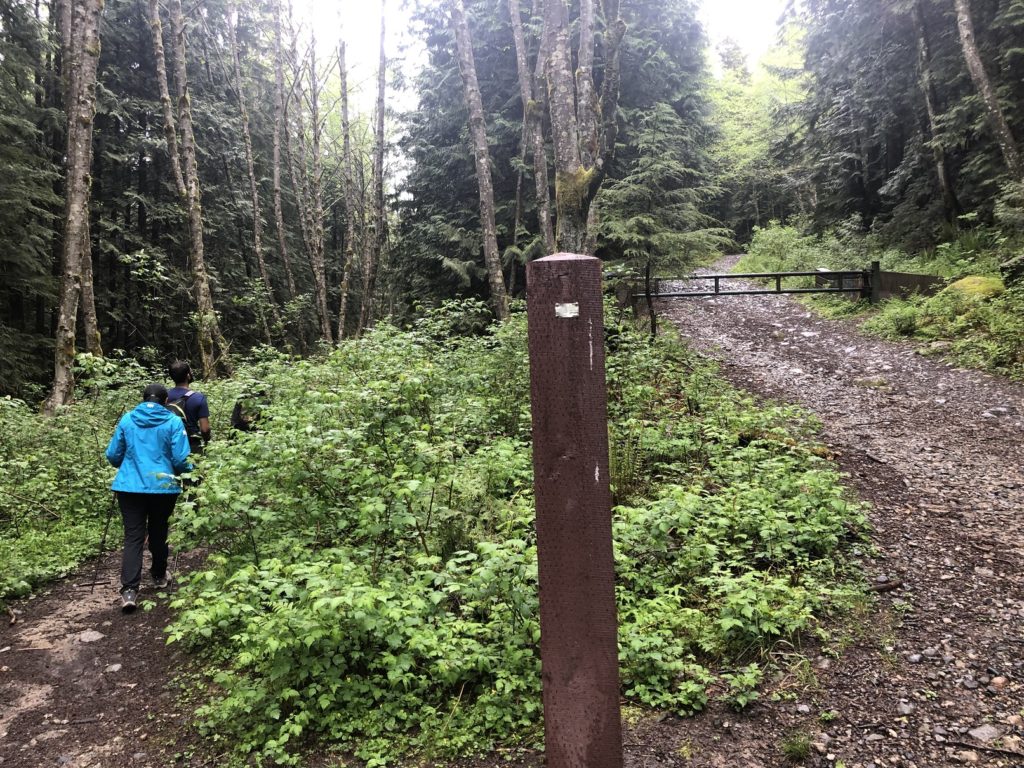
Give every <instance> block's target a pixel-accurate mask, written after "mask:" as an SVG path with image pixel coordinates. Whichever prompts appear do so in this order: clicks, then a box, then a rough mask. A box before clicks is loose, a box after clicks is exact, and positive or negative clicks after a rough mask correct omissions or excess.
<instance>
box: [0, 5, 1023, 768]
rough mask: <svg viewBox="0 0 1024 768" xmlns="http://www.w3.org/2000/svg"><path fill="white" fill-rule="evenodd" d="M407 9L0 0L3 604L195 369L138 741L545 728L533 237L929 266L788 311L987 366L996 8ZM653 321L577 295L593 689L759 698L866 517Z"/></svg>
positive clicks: (618, 250)
mask: <svg viewBox="0 0 1024 768" xmlns="http://www.w3.org/2000/svg"><path fill="white" fill-rule="evenodd" d="M706 1H707V2H712V0H706ZM392 2H393V3H397V0H392ZM401 7H402V11H403V13H404V14H405V16H403V17H402V18H404V19H405V21H403V22H402V23H407V24H408V27H409V28H408V30H407V32H408V34H409V35H410V36H411V37H412V38H413V39H415V41H416V46H415V47H416V49H417V50H418V51H419V53H418V54H416V55H406V53H407V52H406V51H405V50H403V49H397V47H396V49H395V50H391V49H389V44H390V43H389V40H391V39H392V38H390V37H389V35H388V32H389V27H388V25H389V24H393V23H395V19H396V18H398V17H396V16H394V15H393V14H392V13H391V10H393V9H392V8H391V3H388V4H386V5H385V3H384V2H383V0H382V2H381V12H380V16H379V27H377V28H376V30H375V33H374V42H375V45H374V49H375V51H376V53H375V55H374V58H373V60H371V61H359V62H355V61H353V59H352V52H351V51H350V50H349V48H348V46H347V44H346V42H345V41H346V35H347V34H348V30H347V29H346V26H345V20H344V19H345V17H344V12H342V14H341V22H340V26H339V28H337V29H330V28H324V27H323V25H320V26H315V25H314V24H313V23H312V22H311V21H310V19H309V18H307V17H306V16H305V15H304V14H303V12H302V10H301V9H300V8H298V7H294V8H293V7H292V5H291V3H290V0H251V1H250V2H247V3H237V2H235V0H198V2H192V3H184V2H183V1H182V0H0V466H2V467H3V470H2V471H0V605H2V606H3V607H4V608H7V609H8V610H10V611H11V616H12V618H14V617H15V616H16V614H15V613H14V612H13V609H11V608H10V606H13V605H15V604H16V603H17V601H21V600H22V599H24V598H27V597H29V596H30V595H33V594H36V593H38V591H39V590H40V589H42V588H44V587H45V586H46V585H48V584H54V583H55V582H56V580H58V579H60V578H62V577H64V576H67V575H68V574H71V573H75V572H76V569H79V568H80V567H81V566H82V564H83V563H84V562H87V561H88V560H89V558H90V557H91V556H93V555H95V554H96V553H97V542H98V541H103V542H104V543H105V545H106V547H107V548H108V549H110V548H116V547H117V545H118V541H119V536H120V535H121V530H120V528H119V525H120V522H119V520H117V518H116V515H114V516H113V520H114V522H113V525H112V527H111V528H110V529H109V539H108V538H107V533H106V531H107V526H108V525H110V518H108V512H107V510H108V507H109V506H110V504H109V500H110V494H109V490H108V489H109V484H110V479H111V478H112V477H113V470H112V469H111V468H110V467H108V466H107V465H106V463H105V461H104V460H103V448H104V445H103V442H104V441H105V440H106V439H107V438H108V436H109V434H110V432H111V430H112V428H113V426H114V424H115V423H117V421H118V419H119V418H120V417H121V415H122V414H123V413H124V412H125V410H126V409H131V408H132V407H134V406H135V405H136V404H137V402H138V394H139V393H140V392H141V391H142V389H143V387H144V386H145V385H146V384H147V383H148V382H150V381H158V380H159V381H162V380H165V379H166V371H167V366H168V364H169V363H171V362H172V361H175V360H188V361H191V364H192V367H193V369H194V371H195V373H196V379H197V382H196V384H195V386H196V388H201V389H202V391H203V392H204V393H206V394H207V396H208V398H209V401H210V403H211V421H212V424H213V434H214V439H213V440H212V441H211V442H210V444H209V446H208V448H207V450H206V451H205V452H204V453H203V455H201V456H199V457H198V458H197V459H196V462H195V466H194V472H193V474H192V476H191V477H190V478H188V479H189V480H190V482H189V483H188V485H189V490H188V491H187V492H186V493H184V494H183V495H182V496H181V499H180V501H179V502H178V506H177V508H176V511H175V513H174V517H173V524H172V548H173V550H174V551H176V552H181V553H187V554H184V555H183V557H184V558H185V559H186V561H187V562H188V563H189V568H190V570H188V571H187V572H186V569H184V568H183V569H182V572H181V573H180V574H177V573H176V574H175V579H176V580H175V583H174V586H173V588H172V590H171V591H169V592H168V593H161V594H160V595H159V596H158V597H153V596H152V593H150V595H149V596H147V599H150V598H151V600H152V601H155V600H157V599H159V600H162V601H164V603H166V604H167V605H169V611H170V618H169V619H168V623H167V626H166V630H165V631H166V639H167V641H168V643H169V644H173V645H174V646H175V647H176V648H177V649H181V650H180V651H176V652H178V653H182V654H186V655H187V656H188V658H189V659H191V660H192V662H190V663H191V666H189V667H188V669H187V670H182V671H181V675H182V676H181V677H180V678H178V682H181V683H182V688H183V690H184V692H183V693H182V699H181V700H182V701H184V702H186V703H187V709H188V711H189V713H190V720H189V722H188V729H189V733H190V734H191V735H190V736H189V737H188V739H186V742H187V744H186V745H185V746H180V742H179V743H178V746H173V745H171V744H170V743H168V746H167V749H168V750H171V747H172V746H173V749H175V750H178V751H176V752H174V755H173V756H174V764H182V765H188V764H193V763H192V762H191V761H192V759H193V756H195V759H196V761H197V762H196V763H195V764H217V765H225V766H235V765H237V766H241V765H304V764H310V765H312V764H316V765H321V764H322V765H347V764H359V765H366V766H375V765H402V764H405V765H413V764H416V765H426V764H438V765H443V764H448V761H454V760H456V759H457V758H473V759H475V758H477V757H479V756H487V755H491V756H493V755H494V754H496V753H495V750H502V752H501V754H502V755H508V756H509V758H508V759H509V760H512V759H514V758H515V757H516V756H517V755H521V754H534V751H535V750H538V749H541V748H543V738H544V736H543V731H542V726H543V723H542V711H541V690H540V686H541V676H540V657H539V650H538V648H539V637H540V619H539V603H538V596H537V582H538V574H537V542H536V531H535V528H534V497H533V493H534V490H533V468H532V465H531V451H532V448H531V422H530V379H529V357H528V349H527V317H526V311H525V302H524V301H523V299H524V298H525V297H526V292H527V289H528V286H527V284H526V275H527V266H528V265H529V263H530V262H531V261H533V260H536V259H538V258H542V257H545V256H548V255H551V254H554V253H558V252H570V253H579V254H587V255H592V256H596V257H598V258H600V259H601V260H602V261H603V265H602V266H603V268H604V270H605V275H606V282H609V283H614V282H615V281H616V280H619V279H622V280H625V281H627V283H628V284H629V285H635V284H639V283H634V282H632V281H638V280H639V279H640V278H641V277H642V276H644V275H647V276H648V277H650V276H652V275H653V276H660V277H667V278H670V277H682V276H684V275H687V274H689V273H691V272H692V271H693V270H695V269H697V268H700V267H705V266H708V265H711V264H713V263H715V262H716V261H717V260H718V259H719V258H721V257H722V256H725V255H734V254H741V253H742V254H743V255H742V258H741V259H740V261H739V269H741V270H743V271H756V272H762V271H771V270H787V271H803V270H813V269H817V268H822V267H825V268H843V269H846V268H856V269H860V268H863V267H864V266H866V265H867V264H868V263H869V262H871V261H880V262H881V264H882V268H883V269H886V270H892V271H902V272H912V273H918V274H926V275H933V276H936V277H939V278H941V279H942V280H943V281H945V282H944V283H943V288H942V289H941V290H939V291H938V292H937V293H936V294H935V295H932V296H921V295H912V296H908V297H904V298H894V299H893V300H891V301H886V302H885V303H883V304H882V305H881V306H870V307H869V306H868V305H867V303H866V302H856V301H847V300H845V299H815V300H809V303H810V305H811V310H810V311H814V312H817V313H819V314H823V315H833V316H842V317H853V318H855V320H856V322H858V323H859V328H860V329H861V330H863V331H864V332H865V333H869V334H871V333H873V334H877V335H880V336H884V337H890V338H911V339H917V343H919V344H920V343H924V344H926V345H927V344H931V345H939V346H934V347H933V348H934V349H935V350H938V351H939V353H941V354H943V355H946V356H948V357H949V358H950V359H951V361H953V362H955V363H956V364H957V365H962V366H969V367H974V368H979V369H984V370H987V371H989V372H992V373H995V374H999V375H1002V376H1005V377H1008V378H1010V379H1016V380H1020V379H1024V0H792V1H791V2H789V3H787V4H786V6H785V8H784V9H783V10H782V12H781V13H780V16H779V18H778V26H777V29H776V30H775V31H774V33H773V38H772V40H773V42H772V45H771V47H770V49H769V50H768V52H767V53H766V54H765V55H764V56H763V57H761V58H760V59H759V60H758V61H756V62H755V61H752V60H750V59H749V58H748V56H747V54H746V52H745V51H744V50H743V49H742V48H741V47H740V46H739V44H738V43H736V42H734V41H733V40H731V39H728V38H727V39H724V40H721V41H717V42H714V43H713V42H712V40H711V38H710V36H709V34H708V32H707V31H706V30H705V28H704V26H703V24H702V21H701V18H702V17H701V2H700V0H600V2H595V0H407V2H405V3H404V4H402V6H401ZM355 65H358V70H359V71H360V72H362V73H364V74H365V73H372V76H369V77H362V78H360V79H359V81H358V82H356V81H355V78H354V77H353V76H352V72H353V69H355ZM610 293H611V291H609V294H610ZM665 325H668V324H664V323H663V324H662V327H661V330H660V332H659V331H658V329H657V328H656V327H655V324H654V322H653V311H652V322H651V325H650V326H648V325H646V319H645V318H638V317H635V316H634V313H633V312H630V311H629V309H628V308H626V307H624V306H622V305H621V304H618V303H616V302H615V301H614V300H613V298H612V297H611V296H610V295H609V296H607V297H606V302H605V326H606V327H605V329H604V338H605V345H606V349H607V380H608V398H609V399H608V430H609V438H610V444H611V448H610V451H611V455H610V475H611V478H610V484H611V491H612V495H613V500H614V508H613V512H612V518H613V519H612V527H613V532H614V548H615V569H616V584H615V590H616V600H617V605H618V611H619V664H620V677H621V686H622V697H623V702H624V707H626V710H624V711H627V712H657V713H668V714H666V717H667V716H668V715H669V714H670V715H679V716H684V715H690V714H693V713H696V712H700V711H702V710H704V709H705V708H706V707H708V706H710V705H711V704H713V703H717V704H719V705H721V706H725V707H727V708H729V709H731V710H737V711H738V710H743V709H744V708H746V707H747V706H749V705H750V704H752V703H753V702H755V701H756V700H758V699H759V697H760V696H762V691H763V690H764V688H763V684H764V683H765V682H766V681H771V682H772V686H773V690H774V692H775V694H776V695H780V696H782V697H786V696H790V697H791V698H792V697H795V696H796V695H797V694H796V693H793V691H797V690H800V686H801V685H802V683H801V678H800V670H801V669H806V668H808V667H809V661H808V659H807V658H804V656H803V655H802V654H803V653H804V650H805V648H806V647H811V646H812V645H813V646H814V647H815V648H816V649H818V651H820V654H821V656H822V657H826V656H827V657H828V658H830V659H831V658H833V657H838V656H839V655H841V653H842V652H843V650H844V649H845V648H846V647H847V646H848V644H849V643H850V642H851V640H850V638H851V632H853V630H851V628H850V627H851V622H855V621H856V620H857V618H858V616H861V615H862V612H863V611H864V610H866V607H865V606H866V598H865V594H866V591H865V585H864V582H863V579H864V575H863V573H862V572H861V566H862V559H863V558H864V557H865V556H866V555H865V553H866V552H868V553H869V552H870V550H871V544H869V543H868V537H869V536H870V528H871V526H870V525H869V523H868V519H867V517H866V510H867V506H866V505H865V504H863V503H862V502H861V501H859V500H858V499H857V498H856V497H855V495H854V494H853V493H851V492H849V491H848V490H847V489H846V488H845V487H844V484H845V481H844V477H843V475H842V474H841V472H840V470H839V468H838V465H837V463H836V460H835V456H834V455H833V454H832V453H831V452H830V450H829V449H828V448H826V447H825V446H823V445H821V444H820V443H819V442H818V440H819V435H818V428H819V426H820V425H819V424H818V422H817V421H816V419H815V418H814V417H812V416H811V415H809V413H807V412H806V411H803V410H801V409H799V408H796V407H792V406H788V405H784V404H774V403H765V402H763V401H755V400H754V399H753V398H752V397H751V396H749V395H747V394H745V393H744V392H742V391H741V390H739V389H737V388H734V387H733V386H731V385H729V384H727V383H726V381H725V377H723V375H722V374H721V372H720V371H719V369H718V368H717V367H716V365H714V364H712V363H710V362H709V361H708V360H707V359H705V358H703V357H701V356H700V355H698V354H697V353H696V352H694V351H693V350H692V349H691V348H690V347H689V346H688V344H687V342H686V341H685V340H683V339H681V338H680V337H679V336H678V335H677V334H676V333H675V332H674V331H673V330H672V329H671V327H669V328H666V327H665ZM811 335H816V334H811ZM950 364H951V365H952V364H953V363H952V362H951V363H950ZM865 386H867V385H865ZM236 403H240V404H244V405H245V407H246V408H251V411H250V412H251V413H254V414H257V417H258V428H255V429H253V430H252V431H247V432H245V433H241V432H239V433H237V434H233V433H231V430H230V427H229V416H228V414H229V412H230V411H231V408H232V405H233V404H236ZM228 434H232V437H231V439H228V438H227V435H228ZM908 487H909V484H908ZM1007 487H1009V486H1007ZM101 536H102V537H103V538H102V539H101ZM102 548H103V547H102V546H101V547H100V550H102ZM100 554H102V551H101V552H100ZM190 558H191V559H190ZM175 563H177V561H176V560H175ZM112 578H113V577H112ZM867 591H868V592H870V590H867ZM153 604H154V603H153V602H150V604H149V605H147V604H146V603H143V604H142V607H143V611H142V612H140V613H141V614H142V615H143V617H144V616H145V612H146V610H147V609H150V610H151V609H152V607H153ZM116 618H121V617H120V616H119V615H118V616H117V617H116ZM12 623H13V622H12ZM4 650H8V649H4ZM818 651H816V652H818ZM780 659H781V661H780ZM5 669H6V668H5ZM794 670H795V671H794ZM182 681H184V682H182ZM786 700H787V701H788V700H790V699H786ZM822 718H823V719H822V723H824V722H825V720H824V713H823V714H822ZM168 754H170V751H169V752H168ZM481 759H483V758H481ZM348 760H353V761H356V762H352V763H349V762H346V761H348ZM206 761H209V762H206ZM432 761H434V762H432ZM168 764H171V762H170V761H169V762H168ZM466 764H467V765H468V764H469V763H466ZM473 764H474V765H476V763H473ZM480 764H481V765H483V763H480ZM922 764H923V763H922ZM488 765H490V763H488Z"/></svg>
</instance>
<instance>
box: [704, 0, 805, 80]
mask: <svg viewBox="0 0 1024 768" xmlns="http://www.w3.org/2000/svg"><path fill="white" fill-rule="evenodd" d="M785 6H786V0H703V8H702V9H701V12H700V19H701V21H702V22H704V28H705V29H706V30H707V32H708V37H710V38H711V46H712V49H714V47H715V46H716V45H717V44H718V43H719V42H721V41H722V40H724V39H726V38H728V37H731V38H732V39H733V40H735V41H736V42H737V43H739V46H740V47H741V48H742V49H743V50H744V51H746V52H747V62H748V65H749V66H750V67H751V68H753V65H754V64H755V63H756V62H757V60H758V59H760V58H761V56H763V55H764V54H765V52H766V51H767V50H768V49H769V48H770V47H771V46H772V44H773V43H774V42H775V35H776V33H777V31H778V23H777V22H778V19H779V16H781V15H782V11H783V9H784V8H785ZM713 61H715V62H717V57H713Z"/></svg>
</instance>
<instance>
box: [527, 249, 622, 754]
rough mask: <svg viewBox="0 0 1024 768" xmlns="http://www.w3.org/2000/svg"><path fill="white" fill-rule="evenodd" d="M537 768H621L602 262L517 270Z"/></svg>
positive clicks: (556, 262) (572, 260) (559, 258)
mask: <svg viewBox="0 0 1024 768" xmlns="http://www.w3.org/2000/svg"><path fill="white" fill-rule="evenodd" d="M526 274H527V293H528V302H527V307H528V313H529V314H528V318H529V346H530V402H531V409H532V414H533V470H534V489H535V494H536V503H537V558H538V569H539V580H540V623H541V640H540V646H541V677H542V683H543V698H544V736H545V744H546V765H547V766H548V768H621V767H622V727H621V722H620V716H619V673H618V641H617V621H616V611H615V584H614V581H615V573H614V567H613V562H612V528H611V491H610V488H609V485H608V415H607V387H606V384H605V368H604V321H603V312H602V298H601V262H600V260H599V259H596V258H593V257H590V256H577V255H573V254H566V253H559V254H555V255H554V256H548V257H547V258H543V259H539V260H537V261H533V262H530V263H529V264H528V265H527V271H526Z"/></svg>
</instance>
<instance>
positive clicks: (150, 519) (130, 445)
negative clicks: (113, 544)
mask: <svg viewBox="0 0 1024 768" xmlns="http://www.w3.org/2000/svg"><path fill="white" fill-rule="evenodd" d="M166 402H167V389H166V388H165V387H164V386H163V384H150V385H149V386H148V387H146V388H145V390H143V392H142V402H141V403H140V404H139V405H138V406H137V407H136V408H135V409H133V410H132V411H129V412H128V413H126V414H125V415H124V416H123V417H121V420H120V421H119V422H118V424H117V428H116V429H115V430H114V436H113V437H112V438H110V444H109V445H108V446H107V461H109V462H110V463H111V464H112V465H113V466H115V467H117V475H116V476H115V477H114V482H113V483H112V484H111V486H110V487H111V490H113V491H115V492H116V494H117V501H118V504H119V506H120V507H121V519H122V520H123V521H124V553H123V554H122V556H121V610H122V611H124V612H125V613H131V612H132V611H134V610H135V607H136V601H137V600H138V595H139V586H140V585H141V583H142V545H143V541H144V540H145V538H146V535H147V533H148V535H149V551H150V554H152V556H153V567H152V570H151V571H150V573H151V575H152V576H153V581H154V583H155V584H156V586H157V588H158V589H163V588H165V587H166V586H167V583H168V573H167V555H168V549H167V531H168V528H169V523H170V517H171V512H172V511H174V504H175V503H176V502H177V500H178V494H179V493H181V483H180V481H179V479H178V477H177V476H178V475H180V474H181V473H182V472H187V471H189V470H191V468H192V467H191V465H190V464H189V461H188V456H189V444H188V435H187V434H186V433H185V426H184V424H183V423H182V421H181V419H180V418H179V417H178V416H176V415H175V414H174V413H172V412H171V411H169V410H167V409H166V408H165V407H164V404H165V403H166Z"/></svg>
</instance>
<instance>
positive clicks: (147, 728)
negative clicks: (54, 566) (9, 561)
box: [0, 553, 195, 768]
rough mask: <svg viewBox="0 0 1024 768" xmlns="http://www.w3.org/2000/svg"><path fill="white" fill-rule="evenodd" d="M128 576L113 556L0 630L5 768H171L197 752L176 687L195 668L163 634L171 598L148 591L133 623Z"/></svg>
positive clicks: (0, 747) (28, 604)
mask: <svg viewBox="0 0 1024 768" xmlns="http://www.w3.org/2000/svg"><path fill="white" fill-rule="evenodd" d="M179 566H180V567H187V563H186V562H184V558H183V562H181V563H179ZM118 568H119V553H109V554H107V555H106V556H104V557H103V559H102V561H101V562H100V564H99V568H96V567H95V564H94V565H92V566H89V567H86V568H83V569H82V570H81V571H80V572H79V573H78V574H76V575H75V576H73V577H71V578H69V579H65V580H63V581H61V582H59V583H57V584H54V585H53V587H52V588H51V589H50V590H49V591H47V592H44V593H42V594H40V595H38V596H36V597H34V598H33V599H31V600H26V601H23V602H21V603H20V604H18V605H16V606H14V608H13V609H12V613H11V618H13V619H15V622H14V623H13V624H10V623H9V619H5V620H4V621H3V623H2V626H0V766H2V767H3V768H38V767H40V766H58V767H63V768H122V766H123V767H125V768H127V766H132V767H133V768H163V767H164V766H168V765H173V764H175V763H176V760H175V756H176V755H178V754H184V753H187V752H188V751H189V750H190V746H189V742H190V741H191V740H194V739H195V736H194V735H193V734H191V733H190V732H189V731H188V730H187V724H188V717H187V714H186V713H185V712H184V711H183V709H182V705H181V704H180V703H179V699H180V697H179V694H180V693H181V689H180V688H179V687H178V681H177V680H176V678H175V675H177V674H180V670H183V669H185V668H186V665H185V661H186V660H185V659H184V658H182V657H181V655H180V654H179V653H178V651H177V650H176V649H175V647H174V646H170V647H168V646H167V645H166V644H165V637H164V634H163V628H164V627H165V626H166V625H167V622H168V621H169V619H170V612H169V611H168V609H167V599H168V594H169V591H168V592H163V593H156V592H155V590H154V589H153V588H149V589H147V588H146V585H145V582H144V583H143V590H142V592H141V594H140V595H139V598H140V599H139V606H140V607H139V609H138V610H137V611H136V612H135V613H134V614H131V615H124V614H122V613H121V610H120V605H121V601H120V596H119V595H118V592H117V588H118V586H119V584H118V582H117V578H116V575H117V573H118ZM94 574H98V577H97V578H96V579H95V580H96V581H97V582H98V583H97V584H95V585H92V584H91V582H92V581H93V580H94ZM186 764H187V761H186Z"/></svg>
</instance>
